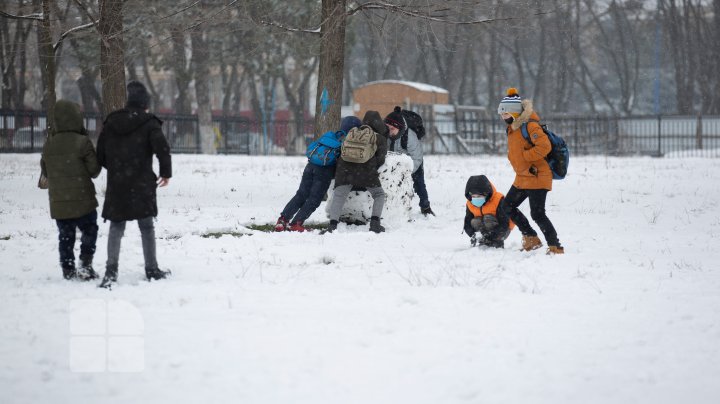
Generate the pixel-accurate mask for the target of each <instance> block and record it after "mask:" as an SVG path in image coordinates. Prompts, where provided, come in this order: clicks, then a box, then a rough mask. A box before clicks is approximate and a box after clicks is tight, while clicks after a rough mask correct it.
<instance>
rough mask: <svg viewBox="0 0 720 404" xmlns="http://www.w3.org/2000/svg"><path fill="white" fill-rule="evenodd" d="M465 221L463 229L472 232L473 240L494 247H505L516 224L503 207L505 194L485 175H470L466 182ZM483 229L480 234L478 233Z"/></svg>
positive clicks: (473, 243)
mask: <svg viewBox="0 0 720 404" xmlns="http://www.w3.org/2000/svg"><path fill="white" fill-rule="evenodd" d="M465 198H467V203H466V204H465V224H464V226H463V230H465V233H467V235H468V236H470V243H471V244H472V246H473V247H474V246H475V245H480V246H488V247H494V248H504V247H505V239H506V238H507V237H508V236H509V235H510V232H511V231H512V229H513V228H514V227H515V223H513V222H512V220H510V216H508V214H507V213H506V212H505V210H504V209H503V208H502V204H501V203H502V200H503V198H504V196H503V194H501V193H500V192H497V191H496V190H495V187H494V186H493V184H492V183H491V182H490V180H488V179H487V177H486V176H484V175H474V176H472V177H470V178H468V181H467V184H466V185H465ZM478 232H480V234H481V236H480V238H478V237H477V233H478Z"/></svg>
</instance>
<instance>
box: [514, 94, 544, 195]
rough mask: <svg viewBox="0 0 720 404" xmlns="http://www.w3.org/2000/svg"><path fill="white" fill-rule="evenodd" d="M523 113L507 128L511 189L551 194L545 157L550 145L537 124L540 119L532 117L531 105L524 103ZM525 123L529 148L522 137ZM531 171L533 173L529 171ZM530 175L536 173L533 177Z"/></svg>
mask: <svg viewBox="0 0 720 404" xmlns="http://www.w3.org/2000/svg"><path fill="white" fill-rule="evenodd" d="M522 106H523V112H522V113H521V114H520V116H518V117H517V119H515V120H514V121H513V123H512V124H511V125H508V160H510V164H511V165H512V167H513V170H515V181H513V185H514V186H515V188H519V189H547V190H548V191H550V190H552V178H553V176H552V171H551V170H550V166H549V165H548V163H547V161H545V156H547V154H548V153H550V150H551V149H552V144H551V143H550V139H548V137H547V135H546V134H545V132H544V131H543V130H542V128H541V127H540V124H538V121H540V116H539V115H538V114H537V113H535V111H534V110H533V106H532V101H530V100H523V102H522ZM523 123H527V130H528V134H529V135H530V140H532V142H533V143H534V144H535V145H534V146H533V145H531V144H530V143H529V142H528V141H527V140H525V138H524V137H523V135H522V128H521V127H522V124H523ZM532 167H534V168H535V170H531V168H532ZM531 171H536V172H535V174H533V173H532V172H531Z"/></svg>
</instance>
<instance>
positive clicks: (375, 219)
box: [370, 216, 385, 233]
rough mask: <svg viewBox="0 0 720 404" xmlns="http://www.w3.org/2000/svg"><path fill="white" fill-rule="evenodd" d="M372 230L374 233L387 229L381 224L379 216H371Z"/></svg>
mask: <svg viewBox="0 0 720 404" xmlns="http://www.w3.org/2000/svg"><path fill="white" fill-rule="evenodd" d="M370 231H371V232H374V233H382V232H384V231H385V228H384V227H383V226H382V225H380V218H379V217H377V216H373V217H371V218H370Z"/></svg>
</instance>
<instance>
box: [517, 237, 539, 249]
mask: <svg viewBox="0 0 720 404" xmlns="http://www.w3.org/2000/svg"><path fill="white" fill-rule="evenodd" d="M542 245H543V243H542V241H540V238H539V237H538V236H523V238H522V251H532V250H537V249H538V248H540V247H542Z"/></svg>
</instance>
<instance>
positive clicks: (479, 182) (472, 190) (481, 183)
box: [465, 175, 495, 201]
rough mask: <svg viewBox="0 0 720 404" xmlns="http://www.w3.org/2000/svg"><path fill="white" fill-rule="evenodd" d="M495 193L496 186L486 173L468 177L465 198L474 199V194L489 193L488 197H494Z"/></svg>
mask: <svg viewBox="0 0 720 404" xmlns="http://www.w3.org/2000/svg"><path fill="white" fill-rule="evenodd" d="M494 193H495V186H493V184H492V183H491V182H490V180H489V179H487V177H486V176H484V175H473V176H472V177H470V178H468V180H467V184H465V198H467V200H468V201H471V200H472V194H478V195H487V199H488V200H489V199H490V198H492V196H493V194H494Z"/></svg>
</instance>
